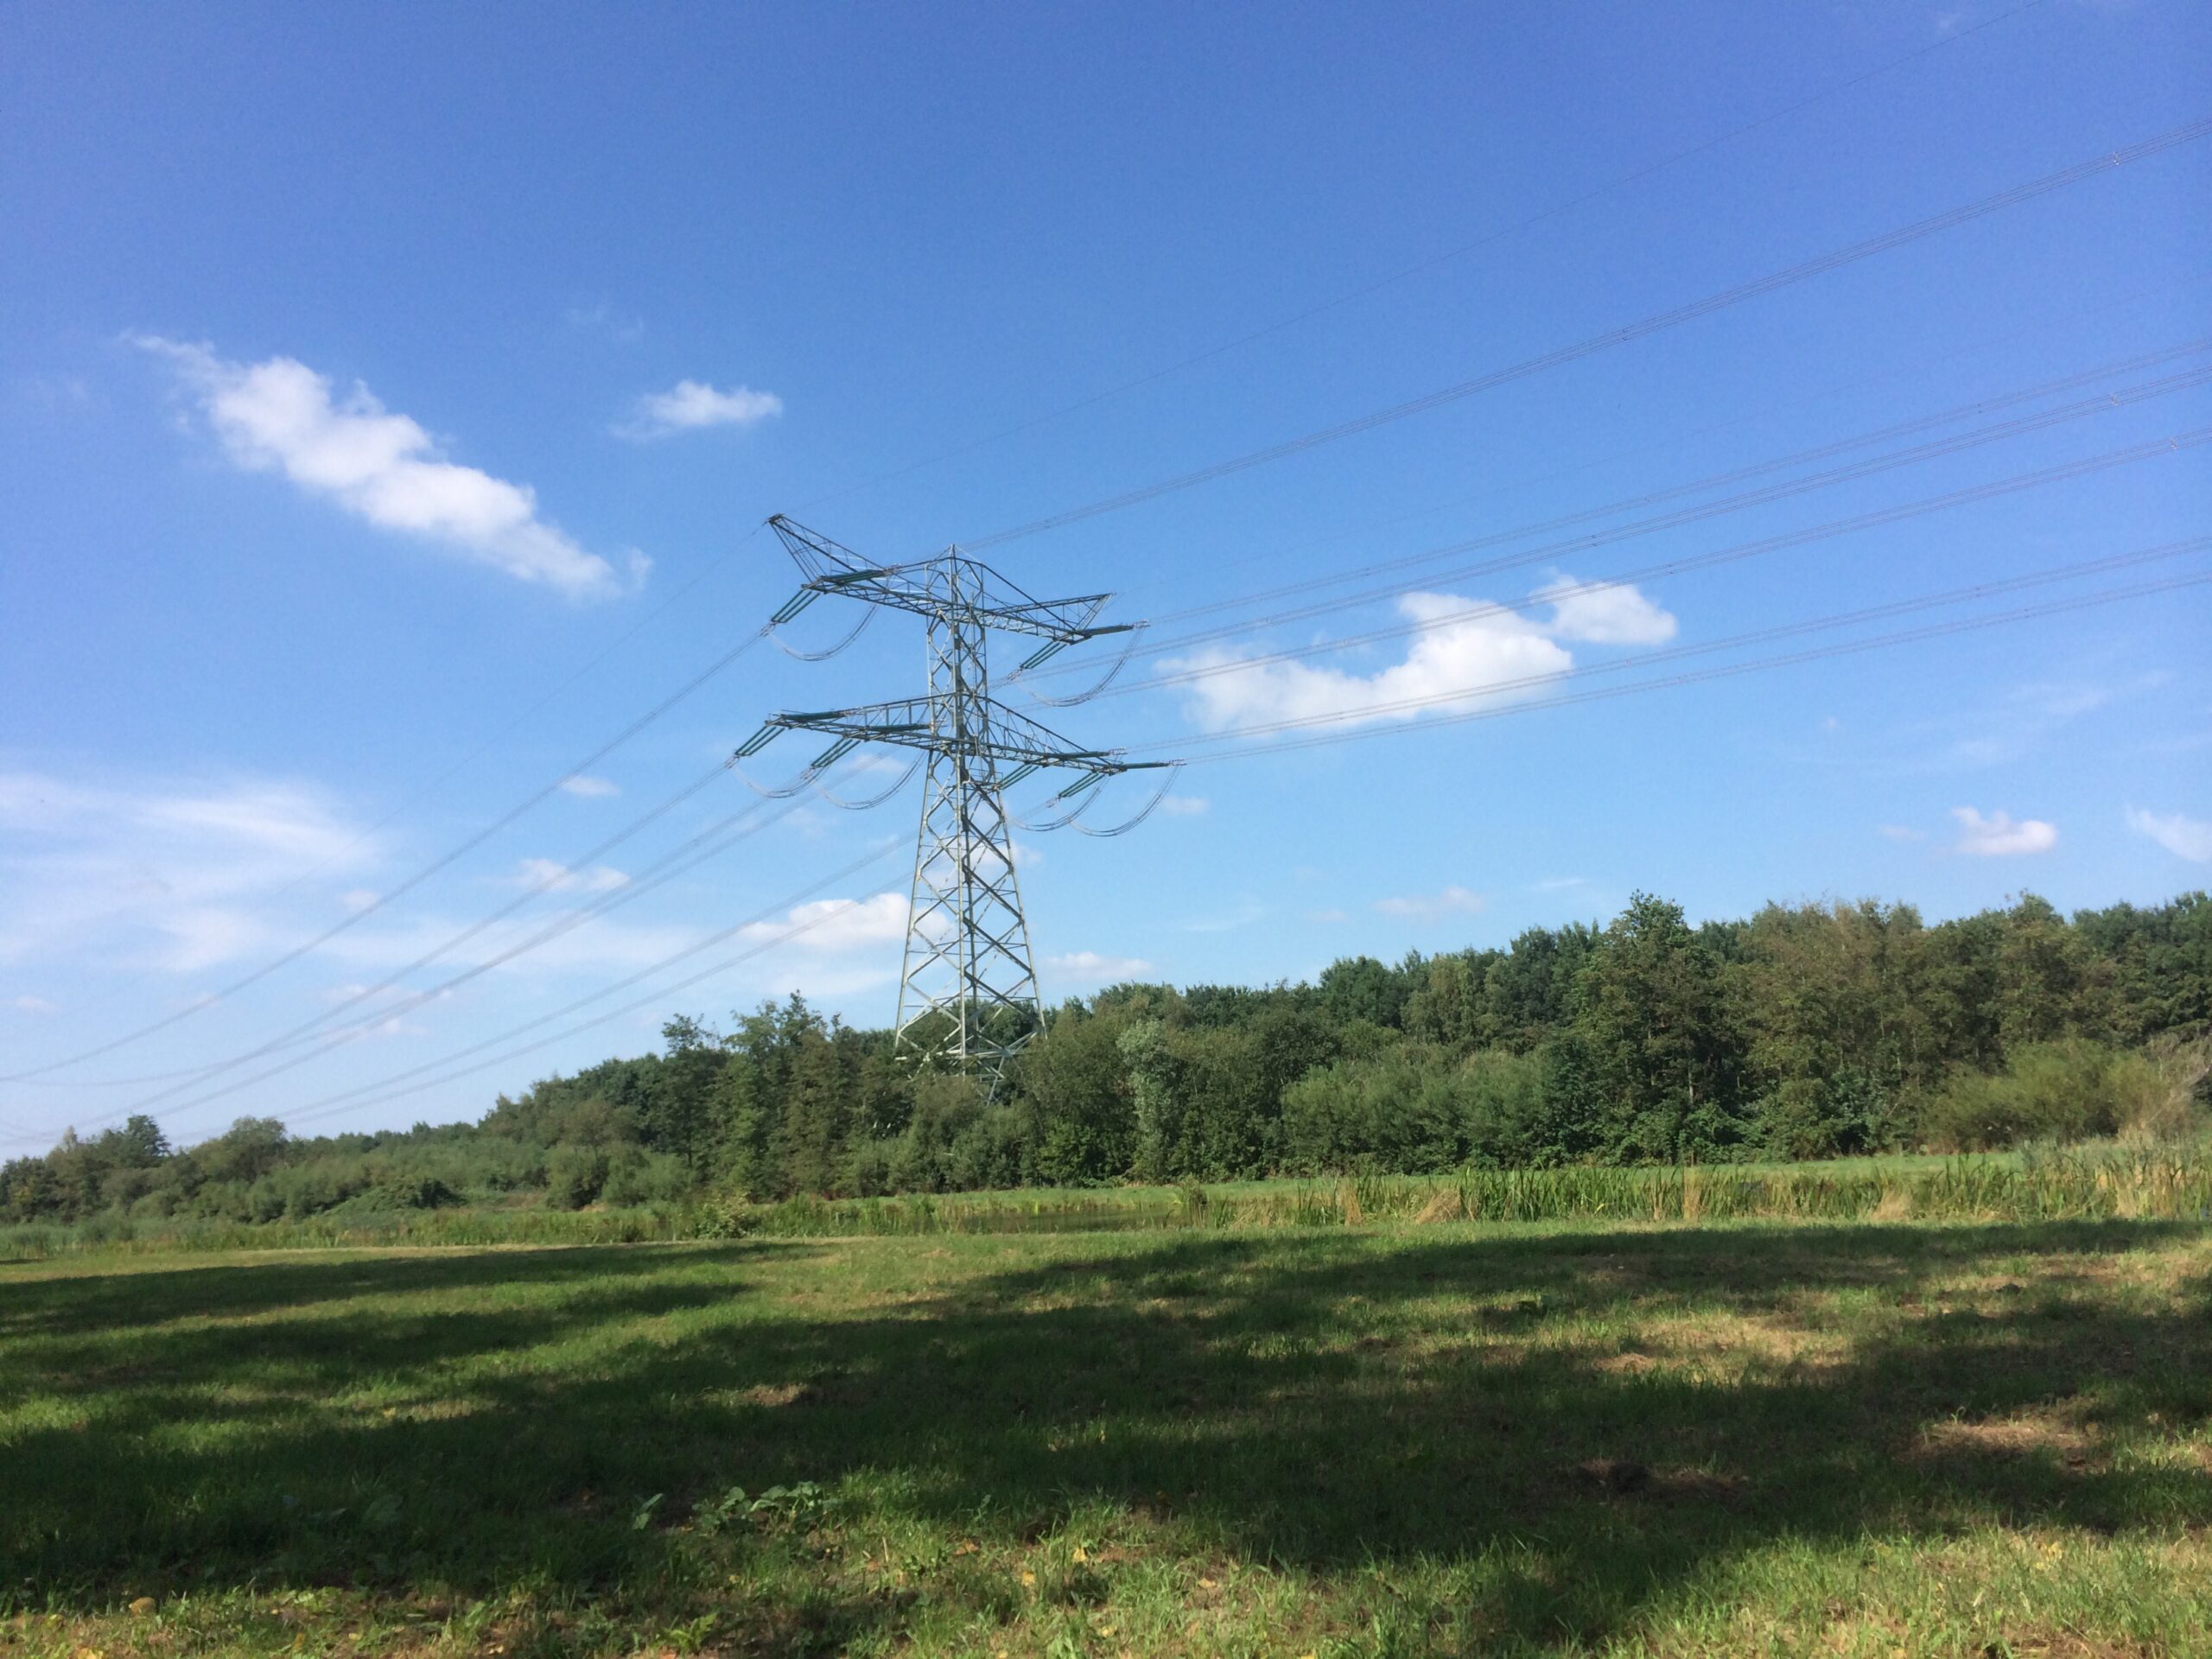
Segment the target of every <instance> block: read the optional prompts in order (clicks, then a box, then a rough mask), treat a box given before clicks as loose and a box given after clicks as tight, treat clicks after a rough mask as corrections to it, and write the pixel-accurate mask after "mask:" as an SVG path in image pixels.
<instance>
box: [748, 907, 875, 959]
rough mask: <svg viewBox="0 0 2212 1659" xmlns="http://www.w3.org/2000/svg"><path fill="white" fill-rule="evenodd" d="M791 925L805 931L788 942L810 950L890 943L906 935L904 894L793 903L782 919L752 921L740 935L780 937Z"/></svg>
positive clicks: (759, 939) (760, 939)
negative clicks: (800, 903)
mask: <svg viewBox="0 0 2212 1659" xmlns="http://www.w3.org/2000/svg"><path fill="white" fill-rule="evenodd" d="M794 927H804V929H805V930H806V931H804V932H803V933H800V934H798V935H797V936H795V937H794V938H792V940H791V943H792V944H798V945H804V946H805V947H806V948H807V949H808V950H861V949H866V948H870V947H873V946H876V945H881V944H894V943H897V942H899V941H901V940H903V939H905V938H906V894H905V893H877V894H876V895H875V896H874V898H871V899H814V900H812V901H811V902H810V903H808V904H804V905H798V906H793V907H792V908H791V910H789V911H787V912H785V914H784V917H783V919H782V920H780V921H774V922H755V923H753V925H751V926H750V927H747V928H746V929H745V930H744V932H743V935H742V937H743V938H746V939H747V940H748V941H750V942H752V943H753V944H766V943H767V942H769V941H771V940H773V939H779V938H782V937H783V936H784V935H785V934H786V933H788V932H790V931H791V929H792V928H794Z"/></svg>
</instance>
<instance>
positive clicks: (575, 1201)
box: [545, 1147, 610, 1210]
mask: <svg viewBox="0 0 2212 1659" xmlns="http://www.w3.org/2000/svg"><path fill="white" fill-rule="evenodd" d="M609 1162H610V1160H609V1159H608V1157H607V1148H606V1147H555V1148H554V1149H553V1155H552V1156H551V1157H550V1158H549V1159H548V1160H546V1164H545V1201H546V1202H547V1203H548V1204H550V1205H552V1206H553V1207H554V1208H555V1209H556V1210H581V1209H582V1208H583V1207H584V1206H585V1205H588V1204H589V1203H590V1202H591V1201H592V1200H593V1199H594V1198H597V1197H598V1196H599V1194H600V1189H601V1187H603V1186H605V1185H607V1168H608V1165H609Z"/></svg>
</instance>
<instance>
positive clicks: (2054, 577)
mask: <svg viewBox="0 0 2212 1659" xmlns="http://www.w3.org/2000/svg"><path fill="white" fill-rule="evenodd" d="M2208 549H2212V536H2198V537H2191V538H2190V539H2188V540H2185V541H2178V542H2165V543H2160V544H2158V546H2155V547H2150V548H2145V549H2142V550H2139V551H2136V552H2133V553H2115V554H2112V555H2109V556H2106V557H2103V558H2098V559H2088V560H2083V561H2081V562H2079V563H2074V564H2063V565H2054V566H2051V567H2050V568H2048V569H2043V570H2036V571H2031V572H2028V573H2027V574H2025V575H2018V576H2003V577H1999V578H1997V579H1996V580H1994V581H1990V582H1970V583H1968V584H1967V585H1966V586H1965V587H1962V588H1948V589H1947V590H1945V591H1944V592H1942V593H1938V594H1923V595H1922V596H1921V597H1919V598H1916V599H1900V600H1891V601H1887V602H1885V603H1883V604H1880V605H1869V606H1866V607H1862V608H1860V609H1859V610H1855V611H1843V612H1840V613H1836V614H1834V615H1829V616H1820V617H1814V618H1812V619H1810V620H1804V621H1798V622H1783V623H1777V624H1775V625H1773V626H1769V627H1764V628H1754V629H1752V630H1751V631H1750V632H1745V633H1738V634H1732V635H1730V636H1728V637H1727V638H1726V639H1706V640H1700V641H1696V642H1694V643H1693V644H1689V645H1670V646H1669V647H1667V648H1666V649H1664V650H1662V651H1646V652H1636V653H1635V654H1633V655H1630V656H1627V657H1616V658H1611V659H1610V660H1608V661H1605V662H1602V663H1588V664H1580V665H1578V666H1576V667H1573V668H1568V669H1548V670H1543V671H1538V672H1535V673H1530V674H1523V675H1518V676H1516V677H1512V678H1510V679H1503V680H1486V681H1484V682H1483V683H1481V684H1479V685H1469V686H1464V687H1461V688H1459V689H1458V690H1452V691H1448V692H1433V693H1424V694H1422V695H1421V696H1412V697H1398V698H1394V699H1392V700H1391V701H1389V702H1372V703H1366V704H1363V705H1362V706H1361V707H1360V708H1358V709H1355V710H1352V711H1351V712H1350V713H1347V714H1344V715H1331V716H1325V717H1323V718H1330V719H1338V720H1362V721H1364V720H1369V719H1372V718H1375V717H1376V716H1378V715H1395V714H1408V713H1414V712H1418V711H1419V710H1421V709H1428V708H1433V707H1439V706H1442V705H1445V704H1448V703H1452V702H1465V701H1466V700H1468V699H1471V698H1474V697H1493V696H1502V695H1503V694H1506V693H1509V692H1512V691H1519V690H1527V689H1528V688H1529V687H1531V686H1537V685H1548V684H1551V683H1554V682H1556V681H1559V680H1561V679H1566V678H1573V677H1587V676H1593V675H1599V674H1618V673H1621V672H1623V671H1626V670H1629V669H1633V668H1646V667H1649V666H1651V665H1653V664H1658V663H1667V662H1675V661H1677V660H1679V659H1681V658H1688V657H1700V656H1707V655H1710V654H1711V653H1713V652H1719V651H1736V650H1740V649H1741V648H1743V647H1744V646H1745V645H1764V644H1765V643H1767V642H1768V641H1770V640H1774V639H1789V638H1793V637H1795V636H1796V635H1799V634H1804V633H1814V632H1822V631H1824V630H1827V629H1830V628H1840V627H1850V626H1856V625H1858V624H1859V623H1862V622H1873V621H1880V620H1885V619H1886V618H1889V617H1892V616H1903V615H1909V614H1910V613H1913V612H1916V611H1924V610H1933V609H1936V608H1939V607H1942V606H1946V605H1962V604H1966V603H1968V602H1969V601H1974V600H1977V599H1993V598H1995V597H1997V596H1998V595H1999V594H2010V593H2018V592H2021V591H2023V590H2024V589H2027V588H2041V587H2048V586H2050V584H2051V583H2053V582H2074V581H2078V580H2080V579H2081V578H2082V577H2083V576H2091V575H2107V574H2108V573H2110V572H2113V571H2115V570H2126V569H2134V568H2136V567H2138V566H2140V565H2145V564H2153V563H2160V562H2162V561H2164V560H2167V559H2175V558H2181V557H2183V556H2186V555H2188V554H2191V553H2201V552H2203V551H2205V550H2208ZM2116 591H2118V590H2116ZM2126 591H2128V592H2132V591H2133V590H2126ZM1307 723H1308V717H1306V716H1296V717H1292V718H1288V719H1285V720H1281V721H1265V722H1261V723H1258V724H1253V725H1246V726H1239V727H1236V728H1234V735H1236V736H1237V737H1252V736H1259V735H1264V734H1268V733H1270V732H1276V731H1288V730H1292V729H1295V728H1300V727H1303V726H1304V725H1306V724H1307ZM1229 736H1230V734H1228V733H1215V734H1207V735H1203V736H1199V737H1197V738H1193V739H1192V740H1190V741H1192V742H1197V743H1217V742H1221V741H1226V739H1227V738H1228V737H1229Z"/></svg>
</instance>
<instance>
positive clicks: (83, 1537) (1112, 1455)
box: [0, 1193, 2212, 1659]
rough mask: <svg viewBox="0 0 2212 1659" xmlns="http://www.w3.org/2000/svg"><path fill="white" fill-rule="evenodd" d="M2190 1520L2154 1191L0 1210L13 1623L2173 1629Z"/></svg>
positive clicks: (345, 1630)
mask: <svg viewBox="0 0 2212 1659" xmlns="http://www.w3.org/2000/svg"><path fill="white" fill-rule="evenodd" d="M1231 1196H1232V1197H1233V1196H1234V1195H1231ZM1353 1196H1354V1197H1355V1198H1356V1197H1357V1194H1356V1193H1355V1194H1354V1195H1353ZM1017 1207H1018V1205H1017ZM1210 1207H1211V1206H1210ZM2208 1525H2212V1226H2208V1225H2207V1224H2205V1223H2204V1222H2203V1221H2202V1220H2198V1219H2177V1218H2165V1219H2160V1218H2156V1217H2145V1216H2139V1217H2133V1218H2130V1217H2122V1216H2107V1217H2105V1218H2101V1219H2094V1220H2066V1219H2049V1218H2046V1219H2040V1220H2020V1219H1981V1220H1933V1219H1925V1218H1923V1219H1917V1220H1916V1219H1910V1218H1904V1219H1891V1220H1884V1221H1878V1222H1873V1223H1861V1222H1853V1223H1849V1224H1835V1223H1830V1222H1824V1221H1821V1220H1817V1219H1800V1220H1794V1221H1771V1220H1766V1221H1729V1220H1713V1219H1710V1218H1700V1219H1699V1220H1697V1221H1695V1222H1684V1221H1681V1220H1669V1221H1662V1222H1654V1221H1650V1220H1649V1219H1628V1218H1619V1219H1602V1220H1582V1221H1555V1222H1538V1223H1512V1222H1499V1221H1467V1220H1461V1219H1446V1218H1433V1219H1431V1220H1430V1221H1428V1222H1427V1223H1426V1224H1412V1223H1410V1222H1397V1221H1389V1220H1383V1221H1380V1222H1377V1221H1374V1220H1363V1221H1362V1222H1360V1223H1358V1224H1352V1225H1345V1224H1342V1218H1341V1217H1339V1220H1338V1224H1335V1225H1313V1226H1293V1225H1275V1226H1249V1225H1222V1224H1205V1225H1198V1226H1193V1225H1184V1226H1180V1227H1158V1228H1150V1227H1147V1228H1138V1229H1130V1230H1121V1231H1092V1232H1051V1231H1038V1232H1003V1233H983V1232H978V1233H963V1232H959V1231H953V1230H946V1231H942V1232H939V1233H938V1234H936V1235H934V1236H878V1237H855V1236H847V1237H840V1238H827V1237H824V1238H791V1237H781V1238H778V1237H767V1236H747V1237H741V1238H734V1239H727V1240H720V1241H709V1242H701V1243H636V1244H627V1245H599V1246H588V1245H579V1246H571V1247H563V1248H530V1249H524V1248H504V1249H450V1248H449V1249H415V1250H406V1249H382V1250H359V1249H357V1250H329V1251H319V1252H316V1251H302V1252H281V1251H270V1250H263V1251H256V1252H251V1253H220V1254H199V1253H192V1252H186V1251H179V1250H174V1249H173V1250H170V1251H168V1252H166V1253H161V1254H147V1255H124V1254H118V1253H105V1254H103V1253H97V1252H79V1253H67V1254H63V1255H57V1256H55V1257H54V1258H53V1259H50V1260H47V1261H29V1262H16V1263H13V1264H11V1265H9V1266H6V1267H0V1655H7V1656H10V1659H13V1656H16V1655H24V1656H33V1655H36V1656H46V1655H54V1656H71V1659H78V1656H81V1655H82V1654H83V1653H85V1652H86V1651H89V1652H92V1653H96V1654H100V1655H109V1656H123V1655H141V1654H143V1655H163V1656H168V1655H185V1654H203V1653H204V1654H217V1653H220V1654H232V1653H244V1654H257V1653H265V1654H271V1655H274V1654H278V1653H317V1654H337V1655H355V1654H360V1655H372V1654H374V1655H382V1654H410V1655H412V1654H433V1653H435V1654H448V1653H450V1654H487V1655H489V1654H496V1655H501V1656H508V1655H531V1654H553V1653H563V1654H565V1653H577V1654H628V1653H634V1652H648V1653H664V1652H665V1653H690V1652H708V1653H730V1654H804V1653H845V1652H850V1653H861V1654H874V1653H883V1654H888V1653H902V1654H905V1653H911V1654H918V1655H937V1654H945V1655H952V1654H982V1655H991V1656H995V1655H999V1654H1004V1655H1007V1656H1009V1659H1011V1656H1014V1655H1018V1654H1019V1655H1048V1656H1080V1655H1096V1656H1116V1655H1120V1654H1122V1653H1129V1654H1176V1655H1192V1656H1210V1655H1287V1656H1300V1655H1308V1654H1310V1655H1315V1656H1328V1655H1336V1656H1350V1655H1376V1656H1380V1655H1390V1654H1414V1653H1445V1654H1473V1653H1529V1654H1539V1653H1541V1654H1608V1655H1662V1654H1664V1655H1687V1654H1722V1653H1726V1654H1736V1653H1746V1652H1751V1653H1766V1652H1772V1653H1805V1654H1840V1655H1879V1656H1890V1655H1893V1654H1896V1653H1898V1652H1905V1653H1911V1654H1921V1653H1942V1654H1958V1655H1974V1656H1980V1655H1986V1654H1999V1655H2006V1654H2011V1655H2026V1654H2081V1655H2108V1654H2123V1653H2126V1654H2176V1655H2185V1654H2196V1653H2203V1652H2206V1651H2208V1650H2212V1637H2208V1635H2207V1632H2208V1630H2212V1530H2208Z"/></svg>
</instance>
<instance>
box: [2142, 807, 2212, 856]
mask: <svg viewBox="0 0 2212 1659" xmlns="http://www.w3.org/2000/svg"><path fill="white" fill-rule="evenodd" d="M2127 827H2128V828H2129V829H2133V830H2134V831H2135V833H2136V834H2138V835H2139V836H2150V837H2151V839H2152V840H2153V841H2155V842H2158V845H2159V846H2161V847H2163V848H2164V849H2166V850H2167V851H2168V852H2170V853H2171V854H2172V855H2174V856H2175V857H2176V858H2185V859H2187V860H2189V861H2190V862H2191V863H2193V864H2205V863H2212V823H2206V822H2204V820H2203V819H2202V818H2191V817H2183V815H2182V814H2181V813H2178V812H2145V811H2143V810H2140V809H2139V808H2136V807H2132V806H2131V807H2129V808H2128V809H2127Z"/></svg>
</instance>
